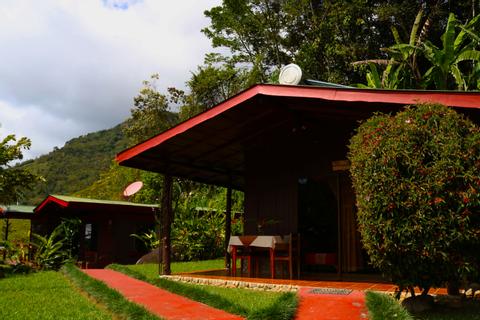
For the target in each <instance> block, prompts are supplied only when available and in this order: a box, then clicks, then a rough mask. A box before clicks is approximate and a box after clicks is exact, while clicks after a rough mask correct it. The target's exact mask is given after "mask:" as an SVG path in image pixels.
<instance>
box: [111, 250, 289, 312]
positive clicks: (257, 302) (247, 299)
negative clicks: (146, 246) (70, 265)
mask: <svg viewBox="0 0 480 320" xmlns="http://www.w3.org/2000/svg"><path fill="white" fill-rule="evenodd" d="M110 267H111V268H112V269H115V270H118V271H120V272H124V273H126V274H128V275H130V276H133V277H136V278H138V279H140V280H144V281H148V282H150V283H152V284H154V285H156V286H159V287H161V288H164V289H166V290H169V291H171V292H174V293H177V294H180V295H183V296H185V297H187V298H190V299H192V300H196V301H199V302H202V303H205V304H208V305H210V306H212V307H215V308H218V309H223V310H225V311H227V312H231V313H234V314H238V315H241V316H244V317H247V318H248V319H272V320H273V319H292V318H293V315H294V313H295V310H296V307H297V304H298V301H297V296H296V295H295V294H293V293H278V292H268V291H255V290H248V289H240V288H223V287H215V286H206V285H193V284H186V283H180V282H174V281H169V280H164V279H159V277H158V265H156V264H146V265H128V266H121V265H112V266H110ZM218 268H223V260H209V261H200V262H188V263H183V262H182V263H174V264H172V272H188V271H196V270H206V269H218Z"/></svg>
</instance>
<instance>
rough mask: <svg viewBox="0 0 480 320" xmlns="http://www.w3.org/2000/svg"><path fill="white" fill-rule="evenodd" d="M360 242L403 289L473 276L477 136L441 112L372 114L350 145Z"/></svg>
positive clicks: (478, 222)
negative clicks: (391, 114)
mask: <svg viewBox="0 0 480 320" xmlns="http://www.w3.org/2000/svg"><path fill="white" fill-rule="evenodd" d="M349 150H350V151H349V159H350V161H351V169H350V172H351V175H352V181H353V186H354V190H355V194H356V199H357V206H358V222H359V230H360V233H361V236H362V243H363V246H364V248H365V249H366V251H367V253H368V255H369V257H370V261H371V263H372V265H373V266H375V267H376V268H378V269H379V270H380V271H382V272H383V273H384V274H386V275H388V276H389V277H390V278H391V279H392V281H393V282H394V283H396V284H397V285H399V287H400V288H401V289H403V288H409V289H410V291H411V292H412V293H413V287H415V286H419V287H420V288H422V289H423V292H422V294H423V295H426V294H427V293H428V290H429V288H430V287H432V286H437V287H438V286H440V285H443V284H444V282H445V281H452V280H455V279H459V278H460V277H461V276H468V275H472V274H474V273H475V272H478V271H479V270H478V266H479V262H480V261H479V257H478V252H479V251H478V250H479V249H480V214H479V212H480V210H479V209H480V179H479V177H480V166H479V164H480V129H479V128H478V127H477V126H476V125H475V124H473V123H472V122H471V121H470V120H468V119H466V118H465V117H464V116H462V115H460V114H458V113H456V112H455V111H454V110H453V109H451V108H447V107H444V106H440V105H420V106H416V107H412V106H411V107H407V108H406V109H405V110H404V111H402V112H399V113H398V114H396V115H395V116H390V115H383V114H377V115H375V116H373V117H372V118H370V119H368V120H367V121H365V122H364V123H362V124H361V125H360V127H359V128H358V129H357V131H356V134H355V136H354V137H353V138H352V139H351V141H350V145H349Z"/></svg>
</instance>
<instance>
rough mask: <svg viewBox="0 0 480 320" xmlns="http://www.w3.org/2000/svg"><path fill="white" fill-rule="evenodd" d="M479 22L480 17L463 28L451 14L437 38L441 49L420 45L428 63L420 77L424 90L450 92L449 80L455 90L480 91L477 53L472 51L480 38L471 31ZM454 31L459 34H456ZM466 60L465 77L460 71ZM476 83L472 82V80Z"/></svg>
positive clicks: (431, 45) (479, 59)
mask: <svg viewBox="0 0 480 320" xmlns="http://www.w3.org/2000/svg"><path fill="white" fill-rule="evenodd" d="M479 20H480V15H477V16H476V17H475V18H474V19H472V20H471V21H470V22H468V23H467V24H465V25H460V24H459V22H458V20H457V19H456V18H455V15H454V14H453V13H451V14H450V16H449V18H448V22H447V25H446V28H445V32H444V34H443V35H442V37H441V40H442V48H438V47H437V46H435V45H434V44H433V43H431V42H430V41H425V42H424V43H423V52H424V55H425V57H426V58H427V59H428V61H429V62H430V63H431V67H430V68H429V69H428V70H427V71H426V72H425V74H424V75H423V78H424V81H425V85H426V87H430V88H435V89H437V90H447V89H451V83H452V81H451V80H453V81H454V83H455V89H457V90H469V89H472V88H470V87H469V84H470V85H471V84H472V83H473V85H474V86H475V87H474V88H473V89H480V87H479V83H478V75H480V70H479V62H480V51H478V50H476V49H477V48H478V44H479V43H480V41H479V40H480V39H479V37H478V34H477V33H475V32H474V27H475V26H476V25H477V23H478V21H479ZM457 29H460V31H459V32H458V33H457ZM465 61H470V62H471V64H470V65H468V66H467V69H469V70H468V71H469V72H468V74H467V75H465V73H464V72H462V68H461V64H462V62H465ZM475 80H476V81H475Z"/></svg>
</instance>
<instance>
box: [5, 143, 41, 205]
mask: <svg viewBox="0 0 480 320" xmlns="http://www.w3.org/2000/svg"><path fill="white" fill-rule="evenodd" d="M30 146H31V142H30V140H29V139H28V138H25V137H22V138H20V139H19V140H18V141H17V139H16V137H15V135H13V134H11V135H8V136H7V137H5V138H4V139H3V140H1V141H0V203H2V204H12V203H16V202H17V201H19V200H20V199H21V198H22V196H23V195H24V192H25V190H28V189H31V187H32V185H33V184H34V183H35V182H36V181H37V180H38V179H39V177H37V176H36V175H34V174H32V173H30V172H29V171H28V170H26V169H22V168H19V167H15V166H12V164H11V162H12V161H16V160H21V159H23V153H22V152H23V150H28V149H30Z"/></svg>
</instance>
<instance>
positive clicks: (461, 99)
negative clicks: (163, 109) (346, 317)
mask: <svg viewBox="0 0 480 320" xmlns="http://www.w3.org/2000/svg"><path fill="white" fill-rule="evenodd" d="M419 102H428V103H442V104H445V105H448V106H451V107H456V108H459V110H460V111H462V112H464V113H466V114H468V115H469V117H470V118H471V119H472V120H473V121H475V122H477V123H478V114H477V113H476V112H475V111H476V109H477V108H479V107H480V95H479V94H478V93H467V92H438V91H437V92H427V91H387V90H365V89H351V88H321V87H311V86H283V85H256V86H254V87H252V88H250V89H248V90H246V91H244V92H242V93H240V94H238V95H236V96H234V97H232V98H230V99H228V100H226V101H224V102H222V103H221V104H219V105H217V106H215V107H213V108H212V109H209V110H208V111H205V112H203V113H201V114H199V115H197V116H195V117H193V118H191V119H189V120H187V121H185V122H183V123H181V124H179V125H177V126H175V127H173V128H171V129H169V130H167V131H165V132H163V133H160V134H159V135H157V136H155V137H153V138H151V139H149V140H147V141H145V142H143V143H140V144H138V145H136V146H134V147H132V148H130V149H127V150H125V151H123V152H121V153H120V154H118V155H117V161H118V162H119V164H120V165H124V166H129V167H134V168H139V169H143V170H149V171H153V172H159V173H163V174H165V175H166V177H167V178H166V179H165V181H166V183H165V185H164V190H163V191H164V197H163V202H162V203H163V214H162V215H163V216H164V220H163V222H164V225H165V228H164V230H163V233H162V235H161V239H162V240H163V249H164V250H163V254H164V260H163V261H164V262H165V263H166V264H168V263H169V233H170V231H169V224H170V223H171V220H172V218H173V217H172V213H171V209H169V208H170V205H169V201H171V197H170V196H169V190H170V188H171V177H173V176H174V177H181V178H187V179H190V180H194V181H198V182H203V183H207V184H213V185H218V186H223V187H226V188H227V190H228V192H227V210H226V212H227V216H226V229H225V230H226V231H225V235H226V243H225V249H226V252H227V249H228V247H229V245H228V242H229V240H230V218H231V212H230V211H231V210H230V208H231V202H230V200H231V190H232V189H236V190H241V191H243V192H244V194H245V210H244V234H245V235H253V236H257V235H271V236H285V235H290V234H295V235H297V234H300V235H301V242H300V243H301V246H300V250H299V255H298V259H297V260H298V261H299V262H300V268H299V269H300V270H299V271H300V279H307V280H308V277H311V276H312V275H313V276H315V277H317V280H319V279H322V278H329V279H343V280H346V279H348V276H349V275H355V274H358V275H364V276H365V277H367V276H368V275H370V274H372V272H373V273H374V270H371V269H370V268H369V266H368V263H367V260H368V257H366V255H365V253H364V252H363V251H362V248H361V244H360V238H359V234H358V232H357V225H356V217H355V214H356V207H355V197H354V193H353V190H352V187H351V183H350V179H349V175H348V162H346V161H345V160H346V158H347V145H348V141H349V139H350V137H351V136H352V134H353V132H354V130H355V128H356V127H357V125H358V121H361V120H363V119H366V118H368V117H370V116H371V115H372V114H373V113H375V112H377V111H381V112H396V111H397V110H399V109H401V108H402V107H404V106H405V105H408V104H415V103H419ZM169 177H170V178H169ZM169 183H170V185H169ZM229 203H230V204H229ZM262 259H263V261H264V262H263V263H262V265H264V266H267V273H268V266H269V261H268V259H269V258H268V255H266V258H265V257H264V258H262ZM265 259H266V260H265ZM226 261H227V264H226V266H227V267H230V264H229V263H230V259H229V254H228V253H227V254H226ZM270 265H271V263H270ZM263 269H265V268H263ZM278 270H280V268H279V269H278ZM166 271H167V272H165V273H169V272H168V271H169V269H167V270H166ZM231 274H232V273H228V274H227V273H226V274H224V275H208V274H203V276H204V277H208V276H220V277H225V276H231ZM264 274H265V270H262V268H259V271H258V272H257V273H256V275H255V276H256V277H263V276H264ZM241 275H242V274H240V273H237V276H241ZM243 275H244V274H243ZM280 276H281V275H280V274H277V273H272V272H271V274H270V278H272V277H273V278H278V277H280ZM376 276H378V275H376ZM267 277H268V275H267Z"/></svg>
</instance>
